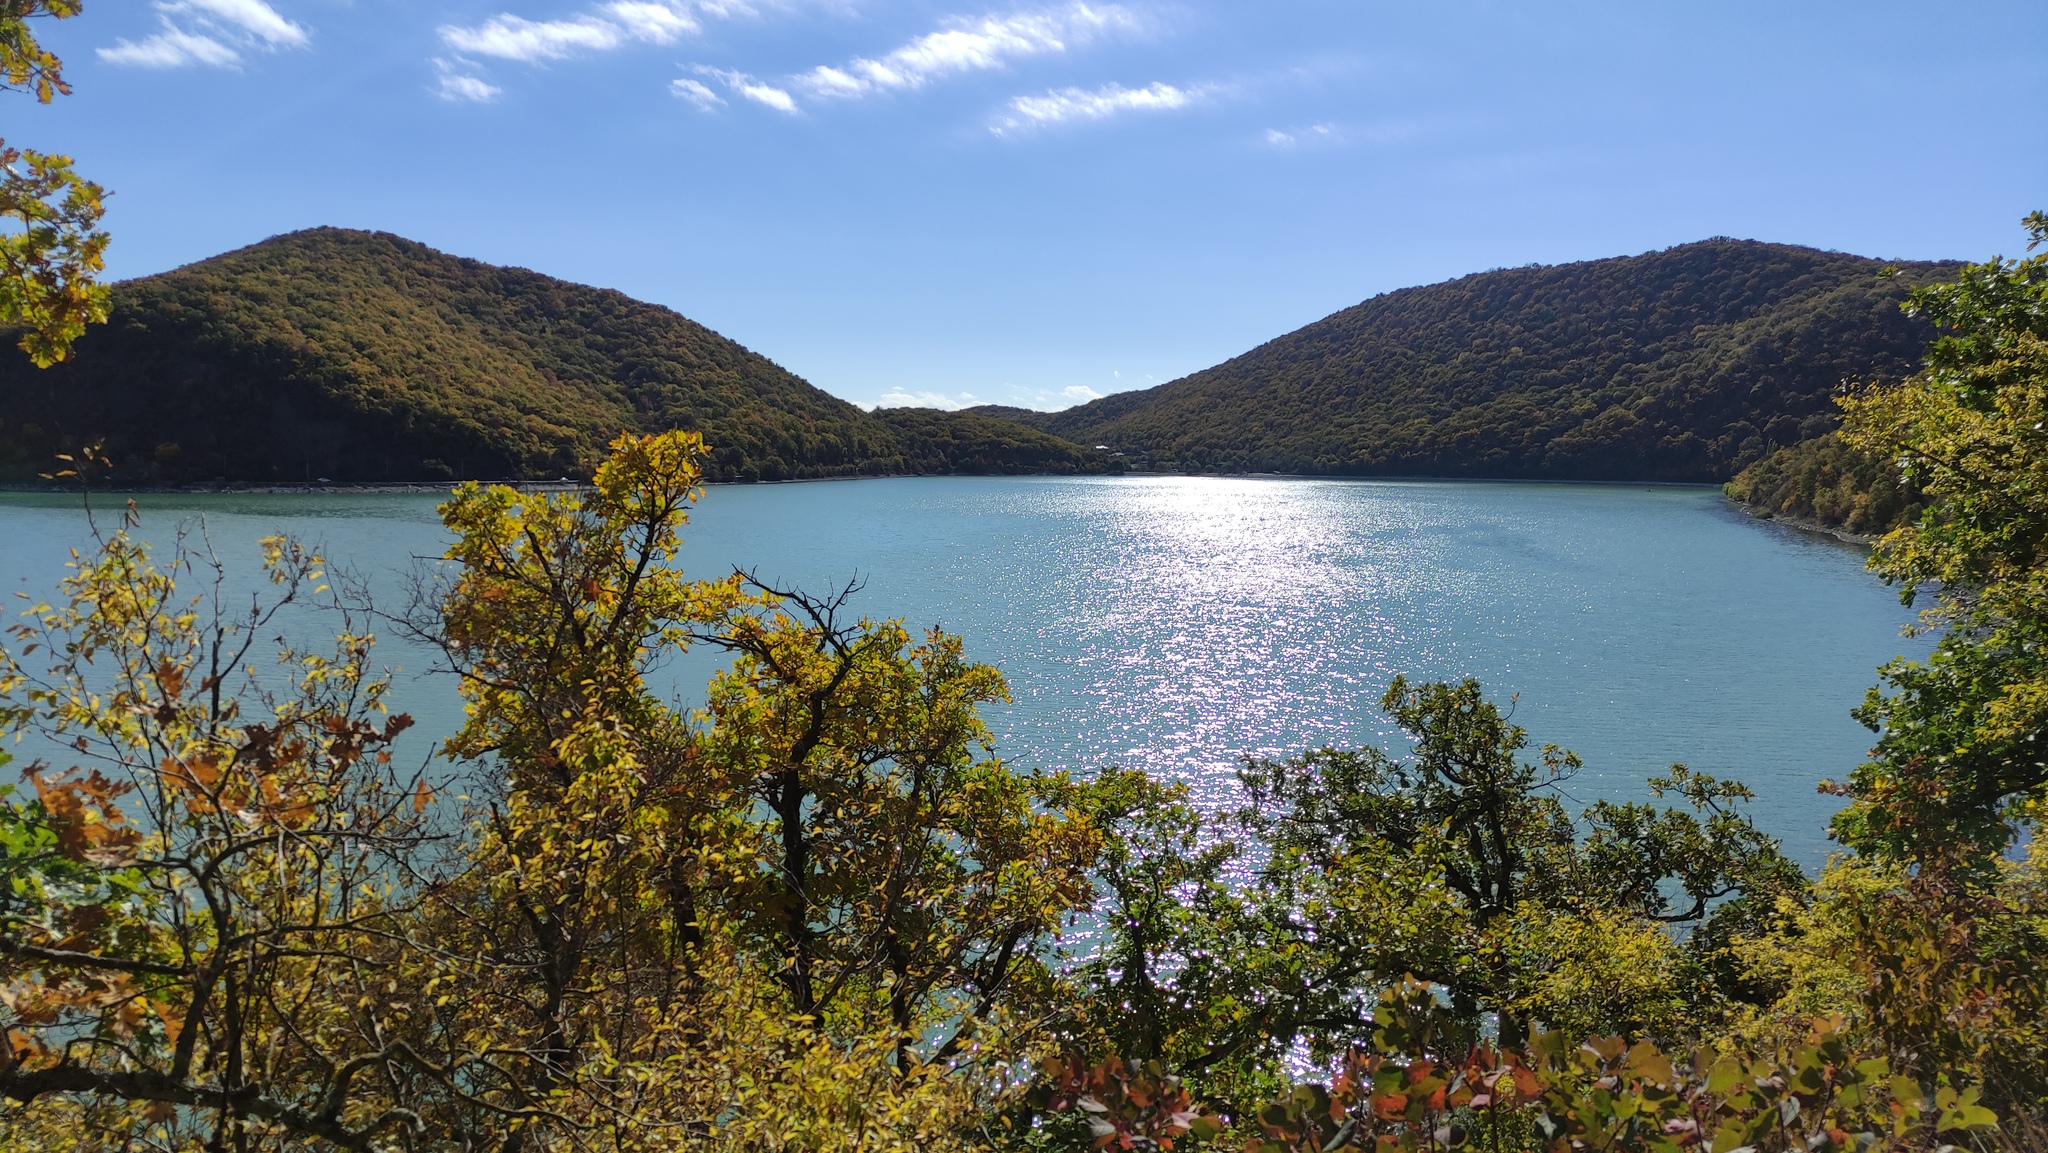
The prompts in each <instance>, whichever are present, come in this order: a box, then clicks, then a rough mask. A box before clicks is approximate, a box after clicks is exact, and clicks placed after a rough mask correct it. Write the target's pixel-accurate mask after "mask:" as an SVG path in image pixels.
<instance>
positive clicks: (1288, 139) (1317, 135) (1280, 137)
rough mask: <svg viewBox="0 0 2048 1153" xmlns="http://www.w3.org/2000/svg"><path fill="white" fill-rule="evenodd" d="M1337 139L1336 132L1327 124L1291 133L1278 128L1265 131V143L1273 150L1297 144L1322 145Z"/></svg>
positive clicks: (1311, 126) (1310, 126)
mask: <svg viewBox="0 0 2048 1153" xmlns="http://www.w3.org/2000/svg"><path fill="white" fill-rule="evenodd" d="M1336 138H1337V130H1336V129H1335V128H1333V127H1331V126H1330V125H1328V124H1311V125H1309V126H1308V127H1307V128H1297V129H1295V130H1293V131H1292V132H1282V131H1280V130H1279V129H1278V128H1268V129H1266V143H1268V144H1270V145H1272V146H1273V147H1275V148H1293V147H1294V146H1296V145H1298V144H1323V143H1327V142H1329V141H1333V140H1335V139H1336Z"/></svg>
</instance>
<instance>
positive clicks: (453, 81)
mask: <svg viewBox="0 0 2048 1153" xmlns="http://www.w3.org/2000/svg"><path fill="white" fill-rule="evenodd" d="M434 68H435V69H436V70H437V71H439V72H440V73H441V81H440V83H439V84H438V85H436V86H435V88H434V95H436V96H439V97H440V98H441V99H443V100H449V101H454V102H457V103H461V102H465V101H466V102H469V103H472V104H489V103H490V102H491V101H493V100H496V99H497V98H498V97H500V96H502V95H504V93H505V90H504V89H503V88H500V87H498V86H497V85H495V84H493V83H491V82H490V81H488V80H485V79H484V78H483V77H481V76H472V75H470V73H469V71H468V69H467V66H466V65H465V64H462V63H452V62H450V61H447V60H435V61H434Z"/></svg>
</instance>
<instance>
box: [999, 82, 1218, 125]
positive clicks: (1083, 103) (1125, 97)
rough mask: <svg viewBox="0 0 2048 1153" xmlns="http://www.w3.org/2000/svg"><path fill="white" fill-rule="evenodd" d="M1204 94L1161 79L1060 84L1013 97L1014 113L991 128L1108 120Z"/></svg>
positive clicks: (1181, 104) (1168, 107)
mask: <svg viewBox="0 0 2048 1153" xmlns="http://www.w3.org/2000/svg"><path fill="white" fill-rule="evenodd" d="M1202 95H1203V92H1202V90H1201V89H1193V88H1176V87H1174V86H1173V85H1171V84H1158V83H1154V84H1150V85H1147V86H1146V87H1144V88H1125V87H1124V86H1123V85H1121V84H1108V85H1104V86H1103V87H1101V88H1097V89H1094V90H1092V91H1091V90H1089V89H1085V88H1059V89H1054V90H1052V91H1049V92H1047V93H1046V94H1045V95H1043V96H1019V97H1017V98H1015V99H1013V100H1011V101H1010V111H1011V113H1012V115H1010V116H1007V117H1005V118H1003V119H1002V120H1000V121H998V122H997V123H996V124H994V125H992V126H991V128H990V131H992V132H994V133H995V134H996V135H998V136H1000V135H1002V134H1003V133H1004V132H1006V131H1007V130H1010V129H1016V128H1038V127H1044V126H1049V125H1054V124H1064V123H1066V122H1068V121H1074V120H1106V119H1108V118H1109V117H1112V116H1117V115H1121V114H1123V113H1126V112H1171V111H1176V110H1178V109H1182V108H1186V107H1188V106H1189V105H1191V104H1193V103H1195V102H1196V101H1198V100H1200V99H1201V98H1202Z"/></svg>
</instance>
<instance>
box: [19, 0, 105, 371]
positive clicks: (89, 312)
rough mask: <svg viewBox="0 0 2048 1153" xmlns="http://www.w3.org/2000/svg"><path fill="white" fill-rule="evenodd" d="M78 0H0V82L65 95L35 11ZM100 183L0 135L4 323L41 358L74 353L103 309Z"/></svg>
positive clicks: (79, 1)
mask: <svg viewBox="0 0 2048 1153" xmlns="http://www.w3.org/2000/svg"><path fill="white" fill-rule="evenodd" d="M83 6H84V5H83V0H5V2H4V3H0V89H6V90H9V91H13V92H20V93H26V94H27V95H29V96H31V97H33V98H34V99H35V100H36V101H38V102H39V103H43V104H48V103H49V102H50V101H52V100H54V99H55V98H56V97H58V96H60V95H67V94H69V93H70V91H71V86H70V85H69V84H68V83H66V82H65V80H64V62H63V61H61V60H59V59H58V58H57V57H56V56H55V55H54V54H52V53H51V52H50V51H49V50H48V49H45V48H44V47H43V46H42V45H41V44H40V43H39V42H38V41H37V40H36V37H35V32H34V29H33V27H32V26H31V24H30V23H29V22H30V21H31V20H36V19H54V20H62V19H67V18H69V17H72V16H76V15H78V13H79V11H80V9H81V8H83ZM105 195H106V193H105V190H103V189H102V188H100V186H99V185H97V184H94V183H92V182H91V181H89V180H86V179H85V178H83V177H81V176H79V175H78V174H77V172H76V171H74V170H73V169H72V167H71V158H70V157H68V156H60V155H57V154H55V153H49V152H37V151H34V150H33V149H24V148H20V147H16V146H14V145H11V144H9V143H7V142H6V141H4V140H0V217H4V218H6V219H7V221H8V223H9V225H10V226H11V227H9V228H8V229H6V230H5V232H4V233H0V325H5V326H8V327H12V328H16V329H18V330H19V331H20V336H19V338H18V339H19V343H20V346H21V349H22V351H23V352H26V353H28V355H29V358H30V359H31V360H33V361H34V362H35V363H36V364H37V365H38V366H41V367H44V368H47V367H49V366H50V365H52V364H54V363H56V362H57V361H60V360H63V359H65V358H66V357H67V356H69V355H70V352H71V343H72V342H73V341H75V340H77V339H78V338H79V337H80V336H83V335H84V334H85V327H86V325H88V324H97V323H99V322H101V321H104V320H105V319H106V318H107V290H106V288H105V286H103V285H101V284H98V283H96V282H95V281H94V279H93V278H94V277H95V276H96V275H97V274H98V273H99V272H100V270H101V269H102V268H104V267H105V253H106V248H107V234H106V233H104V232H101V231H99V229H98V225H99V221H100V217H101V215H102V214H103V211H104V210H103V209H102V207H101V203H100V202H101V199H102V198H103V197H104V196H105Z"/></svg>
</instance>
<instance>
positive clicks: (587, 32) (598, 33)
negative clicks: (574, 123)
mask: <svg viewBox="0 0 2048 1153" xmlns="http://www.w3.org/2000/svg"><path fill="white" fill-rule="evenodd" d="M440 31H441V42H442V43H444V44H446V45H448V47H450V48H453V49H455V50H456V51H457V52H469V53H472V54H474V55H477V56H496V57H498V58H500V59H504V60H527V61H532V60H559V59H561V58H562V57H564V56H572V55H574V54H576V53H577V52H585V51H591V52H603V51H606V50H607V49H612V48H617V47H618V46H619V45H620V44H622V43H624V42H625V39H626V33H625V30H624V29H622V28H620V27H619V26H618V25H616V24H613V23H612V22H611V21H609V20H599V19H597V18H596V17H594V16H579V17H577V18H576V19H574V20H527V19H525V18H523V17H519V16H493V17H491V18H490V19H489V20H486V21H484V22H483V23H482V24H480V25H478V26H476V27H475V28H457V27H455V26H454V25H443V26H442V27H441V30H440Z"/></svg>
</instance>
